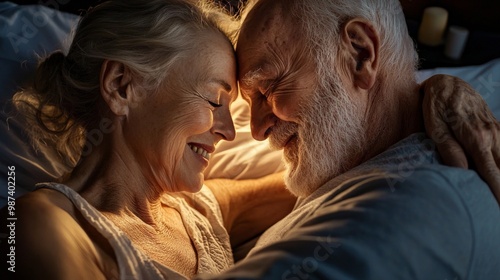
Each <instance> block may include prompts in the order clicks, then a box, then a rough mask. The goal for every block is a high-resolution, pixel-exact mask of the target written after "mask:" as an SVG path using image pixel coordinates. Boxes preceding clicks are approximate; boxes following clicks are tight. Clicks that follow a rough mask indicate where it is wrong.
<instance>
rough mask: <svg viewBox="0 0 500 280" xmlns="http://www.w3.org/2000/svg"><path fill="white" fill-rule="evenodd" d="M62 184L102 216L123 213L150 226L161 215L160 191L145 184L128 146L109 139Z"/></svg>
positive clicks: (146, 182)
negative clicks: (80, 196) (102, 214)
mask: <svg viewBox="0 0 500 280" xmlns="http://www.w3.org/2000/svg"><path fill="white" fill-rule="evenodd" d="M114 138H121V137H114ZM121 139H123V138H121ZM63 183H64V184H66V185H68V186H70V187H71V188H73V189H74V190H75V191H77V192H78V193H80V195H82V197H84V198H85V199H86V200H87V201H89V203H90V204H91V205H93V206H94V207H95V208H96V209H98V210H99V211H101V212H109V213H114V214H123V213H124V212H125V213H127V214H128V215H134V216H137V217H138V218H140V219H141V220H143V221H144V222H145V223H147V224H150V225H154V224H156V221H157V220H158V218H157V217H156V216H157V215H158V213H160V212H161V211H159V210H160V209H161V203H160V190H159V189H158V188H154V186H153V185H152V184H151V183H149V182H148V180H147V179H146V177H145V176H144V175H143V173H142V171H141V167H140V165H139V164H138V161H137V160H136V159H135V158H134V156H133V153H132V152H131V151H130V150H129V149H128V148H127V145H125V143H123V141H121V140H119V141H115V140H114V139H113V136H112V135H109V137H104V139H103V141H101V143H100V144H99V145H94V146H93V147H92V152H90V153H89V154H88V155H85V156H83V157H82V158H81V159H80V161H79V163H78V164H77V166H76V167H75V168H74V170H73V172H72V173H71V174H70V175H69V176H68V178H66V179H65V180H64V181H63Z"/></svg>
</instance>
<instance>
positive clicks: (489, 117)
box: [422, 75, 500, 204]
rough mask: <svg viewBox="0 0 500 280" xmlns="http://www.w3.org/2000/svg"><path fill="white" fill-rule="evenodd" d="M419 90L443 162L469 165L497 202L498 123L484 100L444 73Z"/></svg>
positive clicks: (499, 193) (499, 195)
mask: <svg viewBox="0 0 500 280" xmlns="http://www.w3.org/2000/svg"><path fill="white" fill-rule="evenodd" d="M422 90H423V91H424V92H425V94H424V99H423V110H424V121H425V127H426V130H427V134H428V135H429V136H430V137H431V138H432V140H434V142H436V145H437V149H438V151H439V153H440V155H441V156H442V158H443V161H444V163H445V164H447V165H450V166H455V167H462V168H469V166H473V167H474V169H475V170H477V172H478V173H479V175H480V176H481V177H482V178H483V179H484V180H485V181H486V183H488V185H489V186H490V188H491V190H492V192H493V194H494V195H495V197H496V199H497V201H498V203H499V204H500V123H499V122H498V121H497V120H496V119H495V117H494V116H493V114H492V112H491V111H490V109H489V108H488V106H487V105H486V102H485V101H484V100H483V98H482V97H481V95H479V93H477V92H476V91H475V90H474V89H473V88H472V87H471V86H470V85H469V84H467V83H466V82H464V81H463V80H461V79H459V78H456V77H452V76H448V75H436V76H433V77H431V78H429V79H428V80H426V81H425V82H424V83H423V84H422ZM466 154H467V155H468V157H467V156H466Z"/></svg>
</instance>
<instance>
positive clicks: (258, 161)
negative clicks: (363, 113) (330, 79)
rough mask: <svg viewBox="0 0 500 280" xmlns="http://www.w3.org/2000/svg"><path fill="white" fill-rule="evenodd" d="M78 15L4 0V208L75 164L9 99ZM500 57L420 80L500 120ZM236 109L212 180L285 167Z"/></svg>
mask: <svg viewBox="0 0 500 280" xmlns="http://www.w3.org/2000/svg"><path fill="white" fill-rule="evenodd" d="M78 18H79V17H78V16H77V15H75V14H72V13H66V12H62V11H59V10H55V9H51V8H49V7H44V6H40V5H31V6H20V5H17V4H14V3H10V2H2V3H0V36H1V40H0V61H1V64H0V85H2V91H1V96H0V102H1V106H2V110H1V112H0V114H1V116H2V117H1V121H0V139H2V144H1V146H0V154H1V161H0V168H1V170H2V172H1V185H0V188H1V189H2V191H1V192H0V207H3V206H5V205H6V204H7V196H10V194H9V193H8V192H7V190H9V191H10V190H14V192H13V193H12V194H14V196H15V197H19V196H21V195H23V194H25V193H27V192H29V191H31V190H32V189H33V187H34V184H35V183H37V182H42V181H51V180H54V179H55V178H57V177H59V176H61V175H62V174H64V173H65V172H67V171H68V170H70V166H67V165H64V164H58V163H56V161H54V160H53V159H54V158H56V157H57V155H56V154H55V153H54V152H53V151H52V150H51V149H49V148H47V147H36V148H35V147H33V146H32V145H31V144H30V141H29V138H28V136H27V135H26V133H25V131H24V128H23V124H22V122H21V121H20V120H19V119H18V118H17V117H16V115H15V114H12V108H11V106H10V105H9V103H8V101H9V99H10V98H11V96H12V94H13V93H14V92H15V91H16V90H17V89H19V88H20V87H22V86H23V85H26V83H28V82H29V80H30V78H31V77H32V73H33V70H34V67H35V66H36V63H37V56H38V55H41V56H43V55H44V54H47V53H50V52H52V51H54V50H57V49H62V50H65V49H66V48H67V46H68V45H69V40H70V39H69V38H70V35H71V30H72V28H73V27H74V26H75V24H76V22H77V21H78ZM499 49H500V48H499ZM492 56H495V55H492ZM496 57H498V58H494V57H488V59H487V61H482V60H477V61H472V59H471V60H470V61H469V60H467V64H472V65H466V66H465V65H459V67H433V68H432V69H421V70H420V71H419V72H418V79H419V80H424V79H425V78H427V77H429V76H431V75H433V74H438V73H444V74H450V75H454V76H458V77H460V78H462V79H464V80H465V81H467V82H469V83H470V84H471V85H472V86H473V87H474V88H475V89H476V90H477V91H478V92H479V93H481V95H482V96H483V98H484V99H485V100H486V102H487V103H488V105H489V106H490V108H491V110H492V111H493V113H494V115H495V117H496V118H497V119H500V53H499V54H498V56H496ZM481 59H483V60H484V57H482V58H481ZM475 62H476V63H475ZM434 63H435V62H434ZM444 65H445V66H450V65H449V63H444ZM231 110H232V113H233V117H234V120H235V127H236V131H237V136H236V139H235V141H233V142H223V143H220V144H219V146H218V147H217V150H216V152H215V153H214V154H213V156H212V159H211V162H210V165H209V167H208V168H207V170H206V178H234V179H245V178H257V177H261V176H264V175H266V174H269V173H273V172H278V171H281V170H283V165H282V164H281V154H280V152H279V151H271V150H270V149H269V147H268V144H267V142H265V141H263V142H256V141H254V140H253V139H252V137H251V133H250V125H249V116H250V114H249V108H248V106H247V105H246V102H245V101H243V100H242V99H237V100H236V101H235V102H234V104H233V106H232V108H231ZM9 167H10V168H12V167H14V168H15V188H13V187H12V184H8V182H9V179H8V177H12V176H10V175H8V170H9Z"/></svg>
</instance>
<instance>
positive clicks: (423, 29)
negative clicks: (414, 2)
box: [418, 7, 448, 46]
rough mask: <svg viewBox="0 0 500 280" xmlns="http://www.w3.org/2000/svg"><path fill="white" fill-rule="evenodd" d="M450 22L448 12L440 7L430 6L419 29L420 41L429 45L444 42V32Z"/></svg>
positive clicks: (425, 11)
mask: <svg viewBox="0 0 500 280" xmlns="http://www.w3.org/2000/svg"><path fill="white" fill-rule="evenodd" d="M447 22H448V12H447V11H446V10H445V9H443V8H439V7H428V8H426V9H425V10H424V16H423V18H422V23H421V24H420V29H419V30H418V41H419V42H420V43H422V44H424V45H428V46H438V45H440V44H441V43H442V42H443V34H444V30H445V29H446V23H447Z"/></svg>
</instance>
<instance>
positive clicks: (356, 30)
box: [341, 18, 380, 90]
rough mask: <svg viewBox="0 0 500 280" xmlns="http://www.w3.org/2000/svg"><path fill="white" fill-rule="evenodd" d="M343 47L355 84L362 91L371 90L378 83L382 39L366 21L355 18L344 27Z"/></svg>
mask: <svg viewBox="0 0 500 280" xmlns="http://www.w3.org/2000/svg"><path fill="white" fill-rule="evenodd" d="M341 30H342V33H341V34H342V35H341V37H342V45H343V48H344V49H345V50H346V52H343V53H345V54H346V55H347V56H348V57H347V61H348V62H349V63H348V65H349V71H351V75H350V76H351V77H353V83H354V85H355V86H356V87H359V88H361V89H365V90H368V89H371V88H372V87H373V85H374V84H375V81H376V76H377V70H378V56H379V46H380V37H379V35H378V33H377V32H376V30H375V29H374V28H373V26H372V25H371V24H370V23H368V22H367V21H366V20H363V19H359V18H354V19H351V20H349V21H348V22H347V23H346V24H345V25H343V28H342V29H341Z"/></svg>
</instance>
